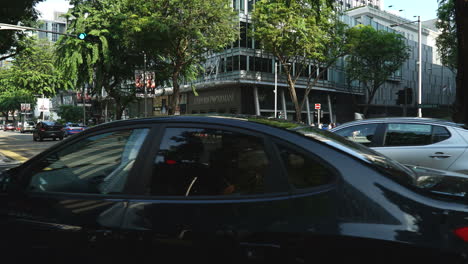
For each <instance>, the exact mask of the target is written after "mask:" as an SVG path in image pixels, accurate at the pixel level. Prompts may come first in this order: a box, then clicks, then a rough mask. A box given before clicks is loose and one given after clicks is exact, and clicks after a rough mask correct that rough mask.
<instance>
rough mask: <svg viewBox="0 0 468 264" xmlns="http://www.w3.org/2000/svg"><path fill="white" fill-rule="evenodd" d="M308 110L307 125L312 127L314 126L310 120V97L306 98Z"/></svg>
mask: <svg viewBox="0 0 468 264" xmlns="http://www.w3.org/2000/svg"><path fill="white" fill-rule="evenodd" d="M306 109H307V124H308V125H309V126H310V124H312V121H311V120H310V104H309V96H307V97H306Z"/></svg>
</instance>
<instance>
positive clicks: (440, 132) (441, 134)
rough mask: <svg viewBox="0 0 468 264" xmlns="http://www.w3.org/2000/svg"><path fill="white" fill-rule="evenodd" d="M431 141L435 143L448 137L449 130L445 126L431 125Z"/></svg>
mask: <svg viewBox="0 0 468 264" xmlns="http://www.w3.org/2000/svg"><path fill="white" fill-rule="evenodd" d="M432 130H433V131H432V143H437V142H440V141H444V140H446V139H448V138H450V132H448V130H447V129H446V128H445V127H441V126H432Z"/></svg>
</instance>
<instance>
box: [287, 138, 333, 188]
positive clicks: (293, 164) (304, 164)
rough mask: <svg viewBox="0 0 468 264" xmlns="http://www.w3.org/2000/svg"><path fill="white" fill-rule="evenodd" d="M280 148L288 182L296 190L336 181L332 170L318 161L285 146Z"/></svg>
mask: <svg viewBox="0 0 468 264" xmlns="http://www.w3.org/2000/svg"><path fill="white" fill-rule="evenodd" d="M278 148H279V150H280V155H281V159H282V160H283V162H284V165H285V168H286V171H287V174H288V181H289V183H290V184H291V185H292V186H293V187H294V188H296V189H304V188H310V187H315V186H320V185H324V184H328V183H330V182H331V181H332V180H333V179H334V176H333V173H332V172H331V171H330V169H328V168H327V167H326V166H324V165H323V164H321V163H320V162H319V161H318V160H315V159H312V158H310V157H308V156H307V155H304V154H303V153H300V152H298V151H296V150H293V149H291V148H289V147H286V146H283V145H280V146H278Z"/></svg>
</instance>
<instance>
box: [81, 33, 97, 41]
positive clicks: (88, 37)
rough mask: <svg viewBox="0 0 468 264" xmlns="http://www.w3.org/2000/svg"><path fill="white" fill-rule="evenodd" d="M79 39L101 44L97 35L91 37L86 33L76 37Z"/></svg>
mask: <svg viewBox="0 0 468 264" xmlns="http://www.w3.org/2000/svg"><path fill="white" fill-rule="evenodd" d="M76 37H77V38H78V39H81V40H85V41H90V42H96V43H97V42H99V36H95V35H90V34H87V33H84V32H81V33H80V34H78V35H76Z"/></svg>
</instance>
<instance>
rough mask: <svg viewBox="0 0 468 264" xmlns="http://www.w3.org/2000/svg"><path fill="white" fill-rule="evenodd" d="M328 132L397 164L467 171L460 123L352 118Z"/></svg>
mask: <svg viewBox="0 0 468 264" xmlns="http://www.w3.org/2000/svg"><path fill="white" fill-rule="evenodd" d="M330 131H332V132H334V133H336V134H338V135H341V136H344V137H346V138H348V139H349V140H352V141H354V142H358V143H360V144H363V145H365V146H368V147H370V148H372V149H374V150H376V151H378V152H380V153H382V154H384V155H386V156H388V157H390V158H393V159H395V160H397V161H399V162H400V163H404V164H410V165H417V166H423V167H429V168H434V169H439V170H449V171H455V172H461V173H465V174H468V151H467V149H468V130H467V129H466V128H464V127H463V124H457V123H453V122H449V121H445V120H440V119H431V118H416V117H415V118H410V117H409V118H407V117H390V118H375V119H366V120H358V121H352V122H348V123H344V124H342V125H340V126H338V127H336V128H334V129H332V130H330Z"/></svg>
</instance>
